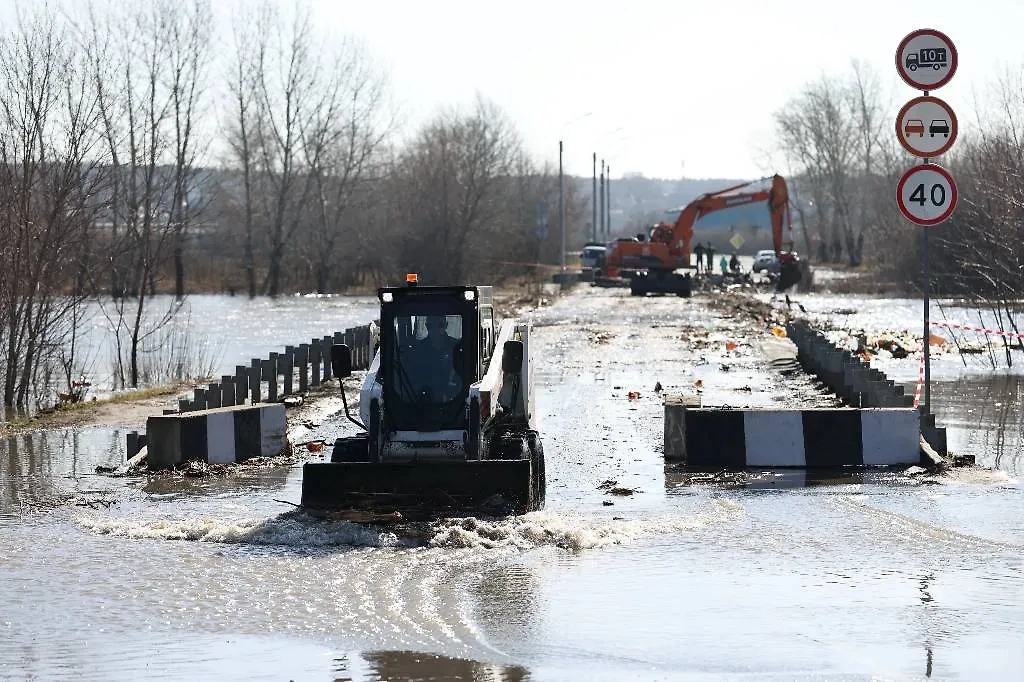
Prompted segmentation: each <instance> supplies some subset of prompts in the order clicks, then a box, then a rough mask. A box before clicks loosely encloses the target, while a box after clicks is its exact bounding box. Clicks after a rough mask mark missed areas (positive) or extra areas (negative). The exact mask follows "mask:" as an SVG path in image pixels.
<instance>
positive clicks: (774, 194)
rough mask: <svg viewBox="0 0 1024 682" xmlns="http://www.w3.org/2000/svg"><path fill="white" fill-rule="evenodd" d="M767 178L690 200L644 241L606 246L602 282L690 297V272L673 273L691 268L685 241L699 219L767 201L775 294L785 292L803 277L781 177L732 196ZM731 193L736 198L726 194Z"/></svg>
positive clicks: (640, 292)
mask: <svg viewBox="0 0 1024 682" xmlns="http://www.w3.org/2000/svg"><path fill="white" fill-rule="evenodd" d="M767 179H769V178H761V179H760V180H754V181H751V182H744V183H741V184H739V185H734V186H733V187H727V188H726V189H723V190H719V191H717V192H709V193H708V194H704V195H702V196H700V197H697V198H696V199H694V200H693V201H691V202H690V203H689V204H688V205H687V206H686V207H685V208H683V210H682V211H680V213H679V217H678V218H677V219H676V222H675V223H674V224H671V225H670V224H668V223H659V224H657V225H655V226H654V227H653V228H652V229H651V231H650V239H649V240H646V239H644V240H640V239H619V240H618V241H615V242H612V244H610V245H609V248H608V251H607V254H606V256H605V258H604V264H603V270H604V272H603V275H604V276H605V277H607V278H613V279H614V278H622V277H626V276H628V277H629V279H630V291H631V293H632V294H633V295H635V296H642V295H644V294H648V293H665V294H672V293H674V294H678V295H679V296H689V295H690V285H691V278H690V275H689V273H686V274H682V275H681V274H679V273H677V272H676V270H677V269H682V268H690V267H692V265H691V263H690V253H691V251H690V242H691V240H692V239H693V225H694V223H696V222H697V220H698V219H700V218H701V217H703V216H705V215H707V214H709V213H713V212H715V211H721V210H724V209H727V208H733V207H735V206H743V205H745V204H755V203H758V202H762V201H764V202H767V204H768V211H769V213H770V215H771V223H772V245H773V247H774V249H775V256H776V258H778V260H779V278H778V281H777V282H776V290H777V291H782V290H784V289H788V288H790V287H791V286H793V285H794V284H796V283H797V282H799V281H800V280H801V279H802V278H803V276H802V274H801V269H802V266H801V263H800V261H799V259H798V258H797V256H796V254H795V253H793V241H792V232H793V225H792V220H791V216H790V211H789V191H788V189H787V188H786V181H785V180H784V179H783V178H782V176H781V175H778V174H776V175H773V176H771V178H770V179H771V181H772V183H771V187H770V188H769V189H766V190H757V191H751V192H736V190H739V189H743V188H744V187H749V186H750V185H753V184H755V183H758V182H762V181H764V180H767ZM731 192H736V193H735V194H730V193H731ZM783 229H785V230H786V233H787V235H788V236H789V238H790V239H789V240H788V245H789V249H788V250H783V234H782V233H783Z"/></svg>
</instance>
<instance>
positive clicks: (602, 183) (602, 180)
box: [600, 159, 604, 234]
mask: <svg viewBox="0 0 1024 682" xmlns="http://www.w3.org/2000/svg"><path fill="white" fill-rule="evenodd" d="M600 225H601V233H602V234H604V159H601V223H600Z"/></svg>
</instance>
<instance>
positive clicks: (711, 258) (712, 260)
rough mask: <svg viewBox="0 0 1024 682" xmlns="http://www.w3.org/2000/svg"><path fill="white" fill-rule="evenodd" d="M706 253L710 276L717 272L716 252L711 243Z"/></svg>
mask: <svg viewBox="0 0 1024 682" xmlns="http://www.w3.org/2000/svg"><path fill="white" fill-rule="evenodd" d="M705 253H707V255H708V274H709V275H710V274H711V273H713V272H714V271H715V250H714V249H713V248H712V247H711V244H710V243H709V244H708V245H707V248H706V249H705Z"/></svg>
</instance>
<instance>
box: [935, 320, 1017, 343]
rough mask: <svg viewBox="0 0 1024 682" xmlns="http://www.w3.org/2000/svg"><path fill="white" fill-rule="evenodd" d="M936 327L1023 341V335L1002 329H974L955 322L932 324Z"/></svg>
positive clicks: (971, 326)
mask: <svg viewBox="0 0 1024 682" xmlns="http://www.w3.org/2000/svg"><path fill="white" fill-rule="evenodd" d="M932 324H933V325H935V326H936V327H948V328H949V329H962V330H964V331H967V332H981V333H983V334H994V335H996V336H1009V337H1012V338H1016V339H1024V334H1020V333H1018V332H1006V331H1003V330H1002V329H986V328H985V327H975V326H973V325H969V324H957V323H955V322H932Z"/></svg>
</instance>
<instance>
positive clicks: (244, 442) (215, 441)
mask: <svg viewBox="0 0 1024 682" xmlns="http://www.w3.org/2000/svg"><path fill="white" fill-rule="evenodd" d="M378 324H379V323H378V322H377V321H374V322H372V323H370V324H366V325H362V326H359V327H350V328H348V329H346V330H345V331H341V332H335V333H334V334H333V335H328V336H324V337H323V338H318V339H313V340H312V341H311V342H310V343H308V344H306V343H303V344H299V345H297V346H285V348H284V352H283V353H270V354H269V357H268V358H267V359H266V360H264V359H262V358H254V359H253V360H252V364H251V365H250V366H249V367H246V366H245V365H238V366H236V367H235V374H234V375H233V376H232V375H226V376H223V377H221V380H220V382H217V383H212V384H209V385H208V386H207V387H206V388H196V389H193V396H192V398H191V399H181V400H179V401H178V408H177V409H176V410H175V409H167V410H164V414H163V417H165V418H166V419H164V420H163V421H160V418H157V417H151V418H150V419H149V420H148V421H147V424H146V428H147V432H146V433H142V434H140V433H139V432H138V431H130V432H129V433H128V434H127V457H128V459H131V458H132V457H134V456H135V455H136V454H137V453H138V452H139V451H140V450H141V449H142V448H143V447H147V448H148V450H149V451H148V453H147V457H148V458H149V461H150V462H151V465H155V466H157V467H160V466H174V465H176V464H177V463H180V462H181V461H184V460H183V459H182V457H185V455H183V454H182V453H188V452H192V453H195V457H196V458H200V459H204V461H207V462H209V463H211V464H214V463H226V462H227V461H229V459H225V458H228V457H229V456H228V455H227V454H225V453H227V452H228V451H230V450H231V447H236V446H237V452H236V454H237V458H235V459H230V461H241V459H244V458H247V457H252V456H255V454H253V453H256V454H259V452H260V451H267V450H268V449H269V450H275V449H277V443H276V441H275V440H274V439H273V438H271V439H270V440H269V441H267V440H266V438H267V437H268V436H267V433H264V434H263V438H264V441H265V442H267V443H269V445H266V446H265V447H262V448H256V447H255V446H253V445H252V443H253V438H254V437H255V436H253V435H252V434H249V435H246V434H248V433H249V432H248V431H246V430H245V429H242V430H238V429H235V430H234V431H231V434H233V435H231V438H228V435H229V429H228V425H229V422H230V423H231V424H234V423H243V422H245V420H247V419H248V420H250V421H251V420H252V419H254V418H255V417H253V416H252V415H250V416H242V415H245V414H247V413H249V412H251V413H252V414H253V415H254V414H258V415H262V416H261V417H259V418H260V419H262V421H263V423H264V424H266V423H270V422H268V421H267V420H268V419H271V417H269V416H267V415H268V414H270V413H267V412H266V406H267V404H268V403H269V404H279V401H281V400H282V399H284V398H287V397H289V396H292V395H301V394H303V393H305V392H307V391H308V390H309V389H310V388H311V387H316V386H319V385H321V384H322V383H324V382H326V381H329V380H331V379H332V378H333V376H332V372H331V346H332V345H333V344H336V343H344V344H346V345H348V347H349V348H351V349H352V367H353V369H357V370H365V369H369V367H370V363H372V362H373V356H374V354H375V353H376V350H377V345H378V334H377V329H378ZM247 406H250V409H249V410H227V411H224V410H223V408H236V407H247ZM279 407H280V408H281V412H280V414H281V415H282V417H281V419H282V420H283V418H284V417H283V415H284V405H279ZM184 414H195V415H196V417H197V419H196V420H193V421H185V422H180V423H179V420H178V419H177V417H178V416H180V415H184ZM274 414H277V413H276V412H274ZM229 417H230V419H229ZM154 419H156V420H157V421H155V422H154V421H153V420H154ZM274 419H276V417H275V418H274ZM207 420H209V421H207ZM210 425H212V426H210ZM154 428H155V429H156V430H157V433H156V434H154V433H152V429H154ZM174 429H178V430H179V431H180V434H181V435H180V439H178V440H175V439H176V438H178V436H175V435H173V433H177V432H175V431H174ZM204 429H207V430H208V429H213V431H209V433H207V431H204ZM200 432H202V433H206V435H205V436H203V437H202V438H199V436H198V435H197V434H199V433H200ZM154 438H156V439H158V441H154ZM181 439H183V440H181ZM173 443H177V445H173ZM207 444H212V445H210V447H212V448H213V450H212V453H213V454H212V456H213V459H205V457H206V450H204V448H205V447H206V445H207ZM232 444H234V445H232ZM175 448H177V449H175ZM275 454H276V453H275ZM232 457H234V455H232ZM186 458H189V459H191V458H193V457H192V456H191V455H189V456H187V457H186Z"/></svg>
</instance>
